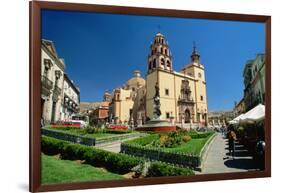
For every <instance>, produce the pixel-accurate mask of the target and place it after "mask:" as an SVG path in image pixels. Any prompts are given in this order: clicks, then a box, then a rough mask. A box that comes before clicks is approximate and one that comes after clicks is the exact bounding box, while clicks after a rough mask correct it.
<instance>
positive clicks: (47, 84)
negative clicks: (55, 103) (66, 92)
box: [41, 76, 53, 97]
mask: <svg viewBox="0 0 281 193" xmlns="http://www.w3.org/2000/svg"><path fill="white" fill-rule="evenodd" d="M41 88H42V90H41V93H42V95H43V96H45V97H48V96H50V94H51V90H52V88H53V82H52V81H51V80H49V79H48V78H47V77H46V76H41Z"/></svg>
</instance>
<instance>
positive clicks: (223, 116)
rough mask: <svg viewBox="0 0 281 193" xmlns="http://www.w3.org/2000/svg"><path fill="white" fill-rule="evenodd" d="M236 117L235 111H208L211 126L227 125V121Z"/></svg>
mask: <svg viewBox="0 0 281 193" xmlns="http://www.w3.org/2000/svg"><path fill="white" fill-rule="evenodd" d="M233 118H235V114H234V112H233V111H213V112H208V121H209V126H213V127H222V126H226V123H227V122H228V121H230V120H232V119H233Z"/></svg>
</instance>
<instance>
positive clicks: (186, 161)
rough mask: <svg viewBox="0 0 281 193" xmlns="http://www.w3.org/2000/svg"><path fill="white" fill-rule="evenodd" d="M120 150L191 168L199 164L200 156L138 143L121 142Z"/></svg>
mask: <svg viewBox="0 0 281 193" xmlns="http://www.w3.org/2000/svg"><path fill="white" fill-rule="evenodd" d="M121 152H122V153H125V154H128V155H133V156H138V157H145V158H148V159H152V160H158V161H162V162H167V163H171V164H177V165H182V166H187V167H192V168H196V167H199V166H200V165H201V158H200V156H197V155H189V154H185V153H177V152H168V151H164V150H160V149H159V148H153V147H144V146H140V145H133V144H128V143H126V142H125V143H121Z"/></svg>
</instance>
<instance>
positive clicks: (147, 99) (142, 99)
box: [110, 33, 208, 125]
mask: <svg viewBox="0 0 281 193" xmlns="http://www.w3.org/2000/svg"><path fill="white" fill-rule="evenodd" d="M156 83H158V86H159V90H160V103H161V109H160V110H161V112H162V115H161V118H162V119H167V120H169V121H173V122H175V123H182V124H184V123H197V124H200V125H206V124H207V123H208V116H207V112H208V106H207V93H206V81H205V70H204V66H203V65H202V64H201V63H200V55H199V54H198V52H197V50H196V47H195V46H194V48H193V52H192V54H191V62H190V63H188V64H186V65H184V67H183V68H182V70H181V71H179V72H176V71H174V68H173V57H172V55H171V51H170V48H169V45H168V43H167V41H166V39H165V37H164V36H163V35H162V34H161V33H157V34H156V36H155V38H154V41H153V43H152V45H151V46H150V52H149V55H148V64H147V75H146V80H145V79H143V78H141V76H140V72H139V71H135V72H134V77H133V78H132V79H130V80H129V81H127V83H126V84H125V86H123V87H122V88H117V89H115V90H114V92H113V98H112V102H111V105H110V113H111V114H112V117H113V119H114V121H115V122H116V123H128V122H131V121H133V122H134V123H138V124H142V123H144V122H145V120H147V119H152V118H153V97H154V95H155V88H154V87H155V85H156Z"/></svg>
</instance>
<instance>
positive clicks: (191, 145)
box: [163, 136, 211, 155]
mask: <svg viewBox="0 0 281 193" xmlns="http://www.w3.org/2000/svg"><path fill="white" fill-rule="evenodd" d="M210 137H211V136H209V137H206V138H199V139H191V140H190V141H188V142H187V143H185V144H182V145H180V146H178V147H174V148H163V149H165V150H166V151H169V152H182V153H191V154H195V155H199V154H200V151H201V149H202V148H203V147H204V145H205V143H206V142H207V140H208V139H209V138H210Z"/></svg>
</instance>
